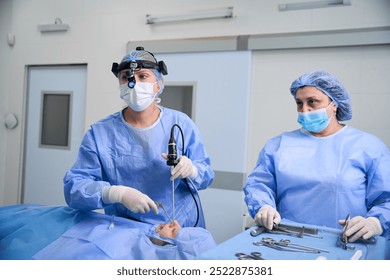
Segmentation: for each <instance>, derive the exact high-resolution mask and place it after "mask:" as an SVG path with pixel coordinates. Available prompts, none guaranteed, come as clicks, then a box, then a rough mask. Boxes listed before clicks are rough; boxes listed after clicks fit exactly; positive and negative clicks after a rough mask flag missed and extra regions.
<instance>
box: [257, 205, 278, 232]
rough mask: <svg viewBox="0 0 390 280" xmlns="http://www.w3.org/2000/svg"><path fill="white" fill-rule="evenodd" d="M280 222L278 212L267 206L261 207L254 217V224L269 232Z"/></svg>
mask: <svg viewBox="0 0 390 280" xmlns="http://www.w3.org/2000/svg"><path fill="white" fill-rule="evenodd" d="M280 220H281V218H280V214H279V212H278V211H276V209H275V208H273V207H271V206H269V205H263V206H262V207H261V208H260V209H259V211H258V212H257V214H256V216H255V222H256V223H257V224H258V225H259V226H263V227H265V228H267V229H269V230H271V229H272V228H273V226H274V223H275V224H279V223H280Z"/></svg>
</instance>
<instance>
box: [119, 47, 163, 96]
mask: <svg viewBox="0 0 390 280" xmlns="http://www.w3.org/2000/svg"><path fill="white" fill-rule="evenodd" d="M132 60H147V61H150V62H153V63H156V64H157V60H156V58H155V57H154V55H152V54H151V53H150V52H147V51H144V50H132V51H130V52H129V53H128V54H127V55H125V56H124V57H123V58H122V61H121V63H122V62H127V61H132ZM149 70H151V71H152V72H153V73H154V75H155V76H156V79H157V83H158V85H159V87H160V90H159V92H158V93H157V95H156V97H157V96H159V95H160V94H161V93H162V92H163V90H164V83H163V77H162V74H161V73H160V72H159V71H158V70H156V69H149Z"/></svg>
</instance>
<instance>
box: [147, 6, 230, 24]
mask: <svg viewBox="0 0 390 280" xmlns="http://www.w3.org/2000/svg"><path fill="white" fill-rule="evenodd" d="M218 18H233V7H226V8H220V9H209V10H204V11H197V12H194V13H191V14H181V15H170V16H152V15H146V24H158V23H170V22H180V21H192V20H203V19H218Z"/></svg>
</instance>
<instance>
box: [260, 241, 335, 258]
mask: <svg viewBox="0 0 390 280" xmlns="http://www.w3.org/2000/svg"><path fill="white" fill-rule="evenodd" d="M253 245H256V246H266V247H269V248H272V249H275V250H278V251H288V252H302V253H315V254H318V253H320V252H325V253H329V251H327V250H323V249H319V248H314V247H309V246H305V245H301V244H293V243H291V242H290V240H288V239H281V240H280V241H276V240H274V239H272V238H270V237H264V238H263V239H262V240H261V241H256V242H253Z"/></svg>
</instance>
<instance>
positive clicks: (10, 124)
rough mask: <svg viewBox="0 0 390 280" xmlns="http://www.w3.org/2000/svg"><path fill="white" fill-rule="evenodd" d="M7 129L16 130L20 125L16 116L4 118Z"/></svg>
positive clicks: (9, 115) (10, 115)
mask: <svg viewBox="0 0 390 280" xmlns="http://www.w3.org/2000/svg"><path fill="white" fill-rule="evenodd" d="M4 124H5V127H6V128H8V129H14V128H15V127H16V126H17V125H18V119H17V118H16V116H15V114H12V113H10V114H7V115H5V118H4Z"/></svg>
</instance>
